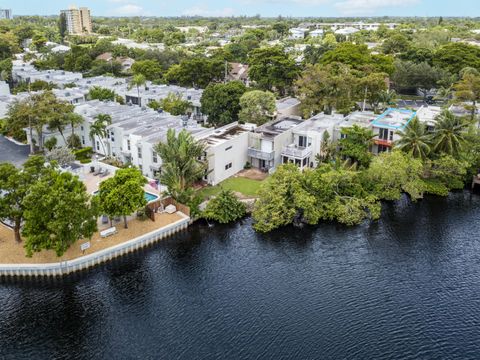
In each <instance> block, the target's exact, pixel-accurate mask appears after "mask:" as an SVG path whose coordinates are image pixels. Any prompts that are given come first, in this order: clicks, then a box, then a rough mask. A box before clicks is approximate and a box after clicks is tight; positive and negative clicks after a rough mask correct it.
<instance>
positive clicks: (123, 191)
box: [98, 168, 147, 229]
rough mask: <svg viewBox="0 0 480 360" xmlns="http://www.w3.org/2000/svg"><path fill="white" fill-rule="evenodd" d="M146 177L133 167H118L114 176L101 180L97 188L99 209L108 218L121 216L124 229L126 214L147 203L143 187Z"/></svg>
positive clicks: (126, 225)
mask: <svg viewBox="0 0 480 360" xmlns="http://www.w3.org/2000/svg"><path fill="white" fill-rule="evenodd" d="M146 183H147V179H145V177H144V176H143V175H142V173H141V172H140V170H138V169H135V168H126V169H119V170H117V171H116V172H115V176H113V177H111V178H109V179H107V180H105V181H102V182H101V183H100V187H99V190H98V200H99V204H100V209H101V211H102V212H103V213H105V214H106V215H108V216H109V217H110V219H112V217H115V216H123V221H124V225H125V229H126V228H128V224H127V216H128V215H130V214H132V213H133V212H134V211H137V210H138V209H140V208H142V207H144V206H145V205H146V204H147V200H146V199H145V195H144V190H143V187H144V185H145V184H146Z"/></svg>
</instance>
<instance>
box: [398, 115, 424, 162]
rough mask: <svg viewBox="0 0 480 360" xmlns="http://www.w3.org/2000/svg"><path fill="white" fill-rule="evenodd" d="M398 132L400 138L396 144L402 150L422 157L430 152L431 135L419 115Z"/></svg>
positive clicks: (416, 156)
mask: <svg viewBox="0 0 480 360" xmlns="http://www.w3.org/2000/svg"><path fill="white" fill-rule="evenodd" d="M397 134H398V135H400V139H399V140H398V141H397V142H396V143H395V146H396V147H397V148H398V149H400V150H401V151H403V152H406V153H408V154H411V155H412V156H413V157H415V158H421V159H425V158H426V157H427V156H428V154H429V153H430V150H431V148H430V142H431V138H430V135H429V134H428V133H427V129H426V127H425V125H424V124H422V123H421V122H420V121H419V120H418V118H417V117H414V118H413V119H412V120H411V121H410V122H409V123H408V125H407V126H406V127H405V129H403V130H401V131H398V132H397Z"/></svg>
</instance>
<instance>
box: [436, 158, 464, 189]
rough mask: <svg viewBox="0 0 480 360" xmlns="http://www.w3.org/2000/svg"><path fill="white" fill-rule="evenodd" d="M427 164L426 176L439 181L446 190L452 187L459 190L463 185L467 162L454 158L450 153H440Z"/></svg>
mask: <svg viewBox="0 0 480 360" xmlns="http://www.w3.org/2000/svg"><path fill="white" fill-rule="evenodd" d="M428 165H430V167H429V169H428V177H429V178H431V179H434V180H435V181H438V182H440V183H441V184H442V185H444V186H445V188H446V189H447V190H448V191H449V190H452V189H458V190H460V189H463V187H464V186H465V175H466V174H467V169H468V166H469V164H468V162H466V161H464V160H460V159H456V158H454V157H453V156H451V155H446V154H442V155H441V156H440V157H439V158H437V159H434V160H432V161H431V162H430V163H429V164H428Z"/></svg>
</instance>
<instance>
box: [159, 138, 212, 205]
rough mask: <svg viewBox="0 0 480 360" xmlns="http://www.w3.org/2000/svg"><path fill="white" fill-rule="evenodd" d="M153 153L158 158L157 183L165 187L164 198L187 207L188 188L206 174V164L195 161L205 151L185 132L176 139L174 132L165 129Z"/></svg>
mask: <svg viewBox="0 0 480 360" xmlns="http://www.w3.org/2000/svg"><path fill="white" fill-rule="evenodd" d="M155 151H156V152H157V153H158V155H159V156H160V158H161V159H162V163H163V165H162V173H161V175H160V182H161V183H162V184H163V185H165V186H166V187H167V193H168V195H170V196H172V197H173V198H174V199H175V200H177V201H179V202H181V203H183V204H188V202H189V201H190V200H191V198H192V196H193V193H192V191H193V190H192V189H191V186H192V185H193V184H194V183H195V182H196V181H198V180H199V179H201V178H202V177H203V176H204V175H205V173H206V171H207V164H206V163H205V162H204V161H202V160H199V159H202V158H203V156H204V153H205V151H206V148H205V144H204V143H202V142H199V141H196V140H195V139H194V138H193V136H192V134H190V133H189V132H188V131H186V130H182V131H180V132H179V133H178V136H177V135H176V133H175V130H174V129H169V130H168V132H167V141H166V142H164V143H163V142H161V143H158V144H157V145H156V146H155Z"/></svg>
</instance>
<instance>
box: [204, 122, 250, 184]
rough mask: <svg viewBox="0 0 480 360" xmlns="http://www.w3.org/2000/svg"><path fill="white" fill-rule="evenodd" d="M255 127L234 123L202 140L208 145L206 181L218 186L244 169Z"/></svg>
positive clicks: (216, 130)
mask: <svg viewBox="0 0 480 360" xmlns="http://www.w3.org/2000/svg"><path fill="white" fill-rule="evenodd" d="M253 127H254V125H253ZM253 127H252V125H248V124H245V125H240V124H238V123H237V122H234V123H231V124H228V125H225V126H223V127H221V128H218V129H215V130H214V131H213V132H212V133H210V134H209V135H208V136H206V137H205V138H203V139H202V140H203V141H205V143H206V145H207V151H206V161H207V163H208V172H207V174H206V175H205V178H204V180H205V181H207V182H208V183H209V184H211V185H216V184H218V183H220V182H222V181H223V180H226V179H228V178H229V177H231V176H233V175H235V174H236V173H238V172H239V171H242V170H243V169H244V167H245V165H246V163H247V161H248V154H247V148H248V139H249V134H250V130H252V128H253Z"/></svg>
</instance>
